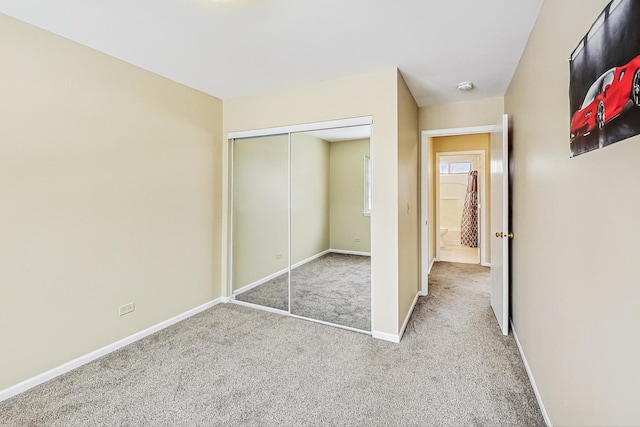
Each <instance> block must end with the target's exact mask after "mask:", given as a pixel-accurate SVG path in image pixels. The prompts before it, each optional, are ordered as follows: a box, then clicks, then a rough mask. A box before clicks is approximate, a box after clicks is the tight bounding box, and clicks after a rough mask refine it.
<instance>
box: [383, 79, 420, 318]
mask: <svg viewBox="0 0 640 427" xmlns="http://www.w3.org/2000/svg"><path fill="white" fill-rule="evenodd" d="M397 103H398V245H399V253H398V256H399V259H400V261H399V267H398V268H399V270H398V285H399V297H398V300H399V301H398V310H399V317H398V327H399V328H400V327H402V324H403V323H404V321H405V319H406V317H407V315H408V314H409V310H410V308H411V304H412V303H413V300H414V299H415V297H416V295H417V294H418V290H419V286H420V283H419V282H420V228H419V189H418V182H419V176H420V173H419V169H418V158H419V157H418V147H419V140H420V138H419V134H418V105H417V104H416V101H415V100H414V98H413V95H411V92H409V88H408V87H407V85H406V83H405V81H404V79H403V78H402V75H400V73H398V101H397ZM374 167H375V166H374Z"/></svg>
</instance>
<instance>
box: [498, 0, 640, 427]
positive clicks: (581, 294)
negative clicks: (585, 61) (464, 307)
mask: <svg viewBox="0 0 640 427" xmlns="http://www.w3.org/2000/svg"><path fill="white" fill-rule="evenodd" d="M607 3H608V1H607V0H565V1H546V2H545V3H544V5H543V7H542V11H541V13H540V16H539V18H538V22H537V23H536V26H535V28H534V30H533V33H532V35H531V38H530V40H529V43H528V45H527V47H526V50H525V52H524V56H523V57H522V59H521V61H520V64H519V66H518V69H517V72H516V74H515V77H514V79H513V81H512V82H511V86H510V87H509V90H508V92H507V95H506V98H505V105H506V111H507V112H508V113H509V114H511V115H512V118H513V170H514V181H513V187H514V188H513V230H514V232H515V235H516V238H515V239H514V240H513V283H512V303H513V322H514V325H515V329H516V332H517V334H518V336H519V338H520V341H521V343H522V346H523V349H524V352H525V355H526V357H527V359H528V361H529V364H530V366H531V369H532V371H533V375H534V377H535V380H536V383H537V385H538V388H539V390H540V393H541V395H542V399H543V401H544V404H545V407H546V409H547V411H548V413H549V416H550V418H551V422H552V423H553V425H558V426H560V425H562V426H567V425H574V426H577V425H617V426H621V425H638V424H639V423H640V405H638V402H640V386H639V384H640V369H639V368H638V355H640V333H638V331H639V329H640V270H639V269H638V261H637V258H638V256H637V255H638V241H640V226H639V225H638V211H639V210H640V203H639V201H638V198H637V197H635V195H636V194H637V192H638V190H637V182H638V181H640V168H638V166H637V164H638V159H639V158H640V137H637V136H636V137H634V138H632V139H629V140H626V141H622V142H618V143H617V144H614V145H612V146H609V147H607V148H604V149H601V150H597V151H594V152H591V153H588V154H584V155H582V156H578V157H576V158H573V159H570V158H569V156H568V153H569V114H570V113H569V101H568V87H569V66H568V63H567V57H568V56H569V54H570V53H571V52H572V51H573V49H574V48H575V47H576V45H577V43H578V41H579V40H580V39H581V38H582V37H583V36H584V35H585V33H586V32H587V30H588V29H589V27H590V26H591V24H592V23H593V22H594V21H595V19H596V17H597V16H598V14H599V13H600V12H601V10H602V9H603V8H604V6H605V5H606V4H607ZM568 17H570V19H568Z"/></svg>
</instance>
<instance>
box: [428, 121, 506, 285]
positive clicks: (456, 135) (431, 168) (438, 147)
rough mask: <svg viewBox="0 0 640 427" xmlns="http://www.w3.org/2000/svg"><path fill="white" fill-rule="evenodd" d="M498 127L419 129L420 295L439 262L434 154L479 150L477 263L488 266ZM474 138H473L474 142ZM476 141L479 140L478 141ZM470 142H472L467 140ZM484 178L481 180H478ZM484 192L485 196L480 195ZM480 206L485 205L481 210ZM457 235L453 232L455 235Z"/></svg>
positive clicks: (489, 264) (438, 227) (436, 168)
mask: <svg viewBox="0 0 640 427" xmlns="http://www.w3.org/2000/svg"><path fill="white" fill-rule="evenodd" d="M496 129H497V126H494V125H489V126H475V127H467V128H456V129H439V130H426V131H422V141H421V145H420V149H421V155H420V161H421V165H422V166H421V177H420V183H421V200H422V203H421V208H422V213H421V237H420V241H421V249H422V251H421V254H422V256H421V265H422V274H421V277H420V281H421V292H420V293H421V295H428V292H429V272H430V271H431V269H432V267H433V264H434V263H435V262H438V261H440V260H441V259H440V257H441V255H442V254H441V253H440V249H441V248H440V247H439V237H440V221H439V218H438V212H439V211H438V202H437V198H438V197H439V192H438V195H437V194H436V175H437V174H438V173H439V165H438V164H437V163H436V154H437V153H440V154H445V155H446V154H447V153H456V154H459V153H469V152H480V151H481V152H482V153H483V154H484V159H481V160H480V163H482V168H483V171H484V173H483V174H481V175H480V176H479V181H480V182H479V185H480V187H481V189H482V188H484V191H481V192H480V194H479V196H480V198H479V208H480V209H479V215H478V216H479V222H480V224H479V237H482V238H481V239H480V241H479V248H478V252H479V257H480V260H479V263H480V265H482V266H484V267H490V266H491V259H490V245H491V239H490V238H489V237H490V236H489V232H490V228H491V227H490V225H491V224H490V218H491V216H490V205H491V203H490V201H491V193H490V185H489V183H490V176H491V156H490V152H491V137H490V135H491V132H494V131H495V130H496ZM473 139H475V141H473ZM478 140H480V141H482V142H478ZM470 141H471V142H470ZM482 178H484V182H481V179H482ZM483 195H484V198H483V197H482V196H483ZM483 207H485V208H484V209H483ZM455 236H456V234H454V237H455Z"/></svg>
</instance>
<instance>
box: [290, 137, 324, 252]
mask: <svg viewBox="0 0 640 427" xmlns="http://www.w3.org/2000/svg"><path fill="white" fill-rule="evenodd" d="M331 149H332V148H331V144H330V143H329V142H327V141H325V140H322V139H319V138H316V137H314V136H311V135H308V134H305V133H294V134H291V254H292V257H291V262H292V264H295V263H297V262H300V261H303V260H305V259H308V258H309V257H312V256H314V255H317V254H319V253H321V252H323V251H326V250H327V249H329V247H330V246H329V242H330V218H331V216H330V175H329V170H330V169H329V168H330V164H331V163H330V161H331V157H330V156H331Z"/></svg>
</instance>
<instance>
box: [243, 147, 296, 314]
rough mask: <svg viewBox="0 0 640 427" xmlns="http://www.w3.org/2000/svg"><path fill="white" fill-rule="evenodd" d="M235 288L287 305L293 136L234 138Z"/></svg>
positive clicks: (263, 301)
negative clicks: (290, 151) (290, 153)
mask: <svg viewBox="0 0 640 427" xmlns="http://www.w3.org/2000/svg"><path fill="white" fill-rule="evenodd" d="M232 224H233V227H232V245H233V249H232V279H231V283H232V292H233V295H234V296H235V298H236V300H239V301H244V302H249V303H252V304H258V305H262V306H265V307H271V308H275V309H279V310H284V311H289V136H288V135H277V136H268V137H260V138H247V139H236V140H234V141H233V211H232Z"/></svg>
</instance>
